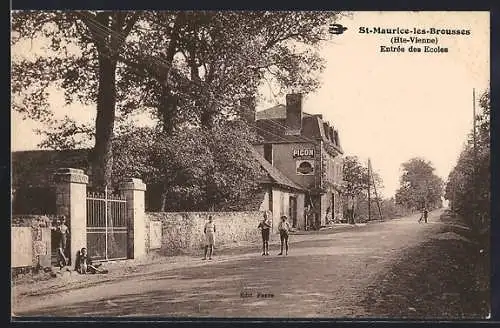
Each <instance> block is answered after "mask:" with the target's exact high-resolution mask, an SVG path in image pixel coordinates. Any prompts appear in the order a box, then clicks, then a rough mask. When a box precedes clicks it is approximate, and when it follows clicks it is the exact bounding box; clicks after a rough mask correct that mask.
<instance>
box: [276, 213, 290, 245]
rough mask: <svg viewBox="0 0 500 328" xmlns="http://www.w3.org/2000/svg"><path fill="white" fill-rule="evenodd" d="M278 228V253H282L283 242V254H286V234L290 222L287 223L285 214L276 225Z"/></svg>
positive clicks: (287, 233)
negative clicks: (279, 248) (279, 244)
mask: <svg viewBox="0 0 500 328" xmlns="http://www.w3.org/2000/svg"><path fill="white" fill-rule="evenodd" d="M278 230H279V232H280V241H281V251H280V253H279V254H278V255H283V244H285V252H286V253H285V255H288V235H289V232H290V223H288V221H287V217H286V216H285V215H283V216H282V217H281V222H280V224H279V225H278Z"/></svg>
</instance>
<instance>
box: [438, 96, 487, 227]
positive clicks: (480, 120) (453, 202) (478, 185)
mask: <svg viewBox="0 0 500 328" xmlns="http://www.w3.org/2000/svg"><path fill="white" fill-rule="evenodd" d="M479 105H480V112H479V114H478V115H477V117H476V129H477V131H476V147H474V136H473V133H474V131H471V133H470V134H469V136H468V139H467V142H466V144H465V147H464V149H463V150H462V152H461V154H460V156H459V158H458V161H457V163H456V165H455V167H454V168H453V170H452V171H451V172H450V174H449V176H448V181H447V184H446V189H445V191H446V193H445V198H446V199H448V200H449V202H450V208H451V209H452V210H453V211H455V212H456V213H458V214H460V215H462V216H464V217H465V218H466V219H467V220H468V222H469V223H470V225H471V226H472V227H473V228H476V229H479V230H481V229H486V230H489V224H490V215H491V213H490V202H491V191H490V180H491V172H490V151H491V149H490V111H491V107H490V92H489V90H486V91H485V92H484V93H483V94H482V95H481V97H480V99H479Z"/></svg>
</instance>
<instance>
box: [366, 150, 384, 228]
mask: <svg viewBox="0 0 500 328" xmlns="http://www.w3.org/2000/svg"><path fill="white" fill-rule="evenodd" d="M368 172H369V173H370V176H371V181H372V182H373V191H374V192H375V200H376V201H377V208H378V215H379V216H380V220H382V210H381V209H380V202H379V198H378V193H377V186H376V185H375V177H374V176H373V169H372V162H371V161H370V159H368Z"/></svg>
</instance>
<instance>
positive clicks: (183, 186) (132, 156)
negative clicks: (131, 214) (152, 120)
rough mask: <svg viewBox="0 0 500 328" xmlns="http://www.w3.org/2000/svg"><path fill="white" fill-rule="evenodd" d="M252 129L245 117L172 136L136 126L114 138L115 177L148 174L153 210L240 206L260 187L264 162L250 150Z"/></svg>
mask: <svg viewBox="0 0 500 328" xmlns="http://www.w3.org/2000/svg"><path fill="white" fill-rule="evenodd" d="M247 129H248V127H247V125H246V124H244V123H243V122H240V121H232V122H226V123H223V124H220V125H217V126H214V127H213V128H211V129H202V128H198V127H192V128H186V129H184V130H179V131H176V132H174V133H173V134H172V135H166V134H163V133H158V131H157V129H154V128H139V129H136V128H131V129H130V130H129V131H128V132H127V133H124V134H123V135H121V136H119V137H116V138H115V140H114V148H115V149H116V150H117V153H116V155H115V170H114V177H115V179H116V180H117V181H120V179H121V177H123V176H136V177H140V178H142V179H143V180H144V181H145V182H146V183H147V184H148V185H149V187H148V192H150V197H148V198H149V199H152V203H151V204H149V208H150V210H159V211H186V210H193V209H196V210H202V211H206V210H211V209H215V210H230V209H235V208H238V206H239V204H241V203H242V202H245V201H249V199H251V198H252V196H254V195H255V193H258V192H259V191H260V189H259V184H258V183H259V180H260V178H261V170H260V166H259V164H258V162H257V161H256V160H253V159H252V156H251V152H250V147H252V144H251V143H252V141H253V139H252V138H253V137H254V136H253V134H252V133H251V131H246V130H247ZM245 131H246V132H247V133H239V132H245ZM238 209H240V208H238Z"/></svg>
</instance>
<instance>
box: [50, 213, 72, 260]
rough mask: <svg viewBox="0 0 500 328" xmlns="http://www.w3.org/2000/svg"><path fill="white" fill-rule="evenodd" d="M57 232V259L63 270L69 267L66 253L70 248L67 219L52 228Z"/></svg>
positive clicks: (59, 221)
mask: <svg viewBox="0 0 500 328" xmlns="http://www.w3.org/2000/svg"><path fill="white" fill-rule="evenodd" d="M52 230H55V232H56V238H57V243H58V245H57V257H58V264H59V267H60V268H63V267H65V266H67V265H69V260H68V257H67V256H66V251H67V247H68V239H69V228H68V226H67V225H66V219H65V218H62V219H61V220H57V222H56V227H54V228H52Z"/></svg>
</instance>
